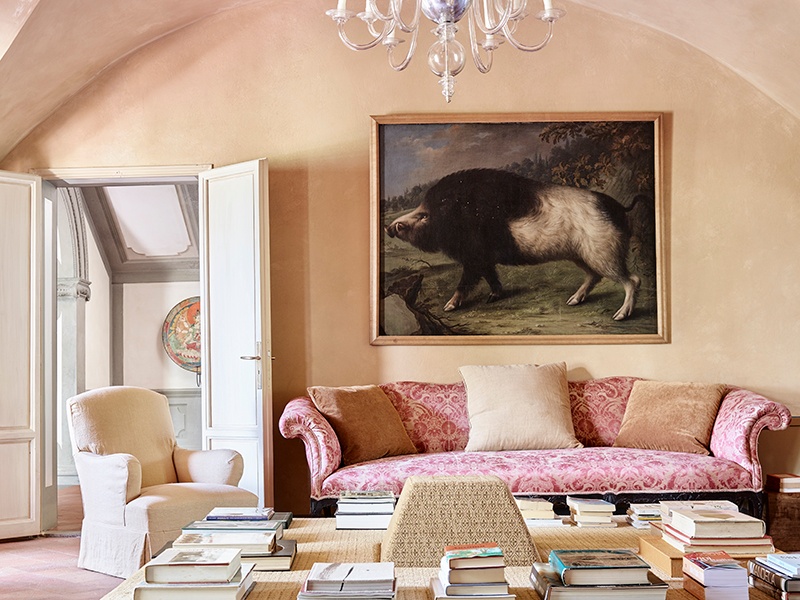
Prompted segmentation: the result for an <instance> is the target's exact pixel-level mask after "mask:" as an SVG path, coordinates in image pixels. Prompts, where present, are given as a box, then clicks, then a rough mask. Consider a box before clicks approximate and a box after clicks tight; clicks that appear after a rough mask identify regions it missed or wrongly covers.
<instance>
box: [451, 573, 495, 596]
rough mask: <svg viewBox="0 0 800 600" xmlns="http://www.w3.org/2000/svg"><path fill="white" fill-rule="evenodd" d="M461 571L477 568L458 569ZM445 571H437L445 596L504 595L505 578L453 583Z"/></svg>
mask: <svg viewBox="0 0 800 600" xmlns="http://www.w3.org/2000/svg"><path fill="white" fill-rule="evenodd" d="M459 570H461V571H476V570H477V569H459ZM447 575H448V573H447V571H443V570H440V571H439V582H440V583H441V584H442V591H444V594H445V596H506V595H508V583H507V582H506V580H505V578H503V579H501V580H500V581H486V582H474V583H455V582H451V581H448V576H447Z"/></svg>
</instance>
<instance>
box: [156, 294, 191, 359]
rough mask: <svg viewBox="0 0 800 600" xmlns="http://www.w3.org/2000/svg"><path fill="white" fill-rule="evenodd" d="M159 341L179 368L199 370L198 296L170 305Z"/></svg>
mask: <svg viewBox="0 0 800 600" xmlns="http://www.w3.org/2000/svg"><path fill="white" fill-rule="evenodd" d="M161 342H162V343H163V344H164V350H165V351H166V353H167V355H168V356H169V357H170V358H171V359H172V361H173V362H174V363H175V364H177V365H178V366H179V367H180V368H182V369H186V370H187V371H192V372H194V373H199V372H200V296H192V297H191V298H186V300H181V301H180V302H179V303H178V304H176V305H175V306H173V307H172V310H170V311H169V314H168V315H167V318H166V319H164V326H163V327H162V328H161Z"/></svg>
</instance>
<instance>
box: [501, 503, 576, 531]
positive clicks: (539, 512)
mask: <svg viewBox="0 0 800 600" xmlns="http://www.w3.org/2000/svg"><path fill="white" fill-rule="evenodd" d="M514 501H515V502H516V503H517V508H519V512H520V513H521V514H522V518H523V519H525V524H526V525H527V526H528V527H563V526H567V527H569V523H565V522H564V519H562V518H561V517H559V516H558V515H557V514H556V513H555V511H554V510H553V503H552V502H549V501H548V500H542V499H540V498H514Z"/></svg>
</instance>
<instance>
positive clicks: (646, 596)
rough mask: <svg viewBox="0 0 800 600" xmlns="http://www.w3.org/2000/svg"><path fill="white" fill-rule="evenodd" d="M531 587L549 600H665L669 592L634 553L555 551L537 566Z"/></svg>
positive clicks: (664, 584)
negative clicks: (546, 560) (600, 599)
mask: <svg viewBox="0 0 800 600" xmlns="http://www.w3.org/2000/svg"><path fill="white" fill-rule="evenodd" d="M531 583H532V584H533V587H534V589H535V590H536V592H537V593H538V594H539V596H541V597H542V598H546V599H547V600H550V599H553V600H555V599H559V600H573V599H574V600H581V599H582V598H593V599H597V598H602V599H603V600H605V599H606V598H609V599H610V598H614V599H616V598H631V599H636V600H664V599H665V598H666V597H667V588H668V586H667V584H666V583H664V582H663V581H662V580H661V579H659V578H658V577H656V576H655V575H654V574H653V572H652V571H651V570H650V565H648V564H647V563H646V562H645V561H643V560H642V559H641V558H639V557H638V556H637V555H636V554H635V553H634V552H632V551H631V550H551V551H550V556H549V561H548V562H546V563H539V562H536V563H533V568H532V569H531Z"/></svg>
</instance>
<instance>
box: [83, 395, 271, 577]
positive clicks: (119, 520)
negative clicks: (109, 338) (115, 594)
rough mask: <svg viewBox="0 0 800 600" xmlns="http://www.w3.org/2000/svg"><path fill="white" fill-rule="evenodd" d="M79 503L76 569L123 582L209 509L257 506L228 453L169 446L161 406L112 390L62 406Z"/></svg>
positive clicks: (236, 458) (154, 398)
mask: <svg viewBox="0 0 800 600" xmlns="http://www.w3.org/2000/svg"><path fill="white" fill-rule="evenodd" d="M67 419H68V424H69V432H70V437H71V438H72V447H73V452H74V453H75V466H76V468H77V471H78V479H79V481H80V487H81V497H82V499H83V525H82V527H81V545H80V555H79V557H78V566H79V567H81V568H84V569H88V570H91V571H98V572H100V573H106V574H108V575H114V576H116V577H128V576H130V575H131V574H132V573H134V572H135V571H136V570H137V569H138V568H139V567H141V566H142V565H143V564H144V563H145V562H147V561H148V560H150V558H151V556H152V554H153V553H154V552H157V551H158V550H160V549H161V548H162V547H163V546H164V545H165V544H166V543H167V542H171V541H173V540H174V539H175V538H176V537H178V535H179V534H180V531H181V527H183V526H184V525H186V524H187V523H189V522H190V521H194V520H196V519H202V518H203V517H204V516H205V515H206V514H208V512H209V511H210V510H211V509H212V508H214V507H215V506H256V505H257V504H258V498H257V497H256V496H255V495H254V494H252V493H250V492H248V491H246V490H243V489H241V488H238V487H236V485H237V484H238V483H239V480H240V479H241V477H242V471H243V468H244V463H243V460H242V457H241V455H240V454H239V453H238V452H236V451H234V450H186V449H183V448H179V447H178V446H177V445H176V442H175V431H174V428H173V426H172V419H171V417H170V413H169V403H168V402H167V398H166V397H165V396H163V395H161V394H158V393H156V392H153V391H152V390H147V389H143V388H137V387H129V386H114V387H107V388H100V389H96V390H91V391H88V392H84V393H83V394H79V395H77V396H75V397H73V398H70V399H69V400H68V401H67Z"/></svg>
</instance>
